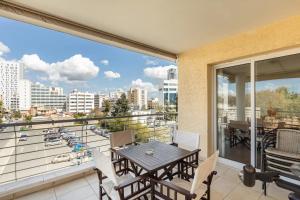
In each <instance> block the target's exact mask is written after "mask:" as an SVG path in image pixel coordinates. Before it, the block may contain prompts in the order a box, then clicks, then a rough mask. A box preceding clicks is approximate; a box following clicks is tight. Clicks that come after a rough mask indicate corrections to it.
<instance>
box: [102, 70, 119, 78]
mask: <svg viewBox="0 0 300 200" xmlns="http://www.w3.org/2000/svg"><path fill="white" fill-rule="evenodd" d="M104 75H105V77H106V78H109V79H115V78H120V77H121V75H120V74H119V73H117V72H113V71H106V72H104Z"/></svg>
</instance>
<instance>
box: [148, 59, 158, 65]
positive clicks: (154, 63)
mask: <svg viewBox="0 0 300 200" xmlns="http://www.w3.org/2000/svg"><path fill="white" fill-rule="evenodd" d="M157 64H158V61H157V60H146V65H157Z"/></svg>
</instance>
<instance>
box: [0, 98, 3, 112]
mask: <svg viewBox="0 0 300 200" xmlns="http://www.w3.org/2000/svg"><path fill="white" fill-rule="evenodd" d="M2 110H3V101H1V100H0V114H2Z"/></svg>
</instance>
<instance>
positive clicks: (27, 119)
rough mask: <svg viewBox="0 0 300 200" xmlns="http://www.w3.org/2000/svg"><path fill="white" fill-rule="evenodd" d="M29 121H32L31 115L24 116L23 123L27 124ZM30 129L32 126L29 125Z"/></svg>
mask: <svg viewBox="0 0 300 200" xmlns="http://www.w3.org/2000/svg"><path fill="white" fill-rule="evenodd" d="M31 120H32V115H26V116H25V121H26V122H27V123H30V122H31ZM31 127H32V125H29V128H31Z"/></svg>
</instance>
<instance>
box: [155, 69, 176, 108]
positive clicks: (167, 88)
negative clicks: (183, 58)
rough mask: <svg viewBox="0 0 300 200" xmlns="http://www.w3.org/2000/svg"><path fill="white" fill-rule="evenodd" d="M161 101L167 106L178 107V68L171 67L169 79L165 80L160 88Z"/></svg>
mask: <svg viewBox="0 0 300 200" xmlns="http://www.w3.org/2000/svg"><path fill="white" fill-rule="evenodd" d="M159 92H160V96H159V97H160V102H161V104H162V105H164V107H165V108H176V106H177V93H178V80H177V70H176V69H175V68H171V69H169V70H168V79H167V80H164V81H163V83H162V85H161V86H160V88H159Z"/></svg>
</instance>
